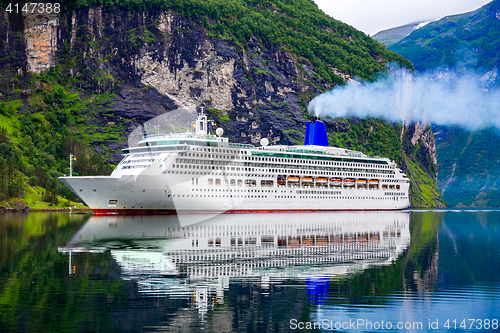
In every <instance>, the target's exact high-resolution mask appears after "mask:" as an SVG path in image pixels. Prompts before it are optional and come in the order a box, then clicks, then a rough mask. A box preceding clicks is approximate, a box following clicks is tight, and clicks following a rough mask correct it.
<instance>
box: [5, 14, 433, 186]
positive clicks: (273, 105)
mask: <svg viewBox="0 0 500 333" xmlns="http://www.w3.org/2000/svg"><path fill="white" fill-rule="evenodd" d="M61 13H64V14H60V15H56V14H53V15H45V16H40V15H37V16H26V15H25V16H23V15H10V14H9V15H8V14H6V13H4V14H3V15H2V16H1V22H0V35H1V36H2V40H6V41H7V42H6V43H2V44H1V46H0V51H1V56H0V58H1V59H0V65H1V67H2V68H3V70H2V72H3V76H2V77H1V78H0V93H1V94H2V95H3V96H4V98H11V99H12V98H17V97H20V98H21V99H23V100H24V101H25V109H24V110H25V111H24V112H30V105H29V101H28V99H29V98H28V97H29V95H30V93H31V90H30V89H29V88H33V87H32V86H33V80H34V81H35V85H34V87H36V89H38V88H40V87H42V88H41V89H43V86H44V85H43V82H36V76H34V75H33V74H34V73H40V72H43V71H44V70H46V69H48V68H54V66H58V67H57V68H58V72H57V73H61V74H60V75H64V77H67V78H68V80H69V81H70V82H68V84H69V85H70V86H71V89H73V90H74V91H78V92H80V97H81V98H82V99H87V100H91V101H94V100H95V99H98V96H100V95H102V94H106V96H107V97H108V98H106V99H104V101H103V102H100V103H101V104H100V105H99V107H98V108H93V109H92V108H89V110H88V114H89V116H88V117H87V118H86V119H85V120H77V125H78V122H80V125H86V126H88V127H89V131H88V132H89V133H92V130H90V128H94V127H95V128H101V129H106V128H110V127H117V126H120V128H123V133H122V136H121V137H116V136H115V137H112V138H111V139H112V140H111V139H110V138H103V137H102V135H100V136H96V137H95V138H91V139H92V141H93V142H94V147H95V148H96V149H97V150H98V151H101V149H103V147H107V148H108V149H111V150H112V156H111V157H110V159H111V161H112V162H114V163H116V162H117V161H119V160H120V153H119V149H120V148H123V147H125V146H126V144H127V142H126V141H127V140H126V136H127V135H128V134H129V133H130V132H132V131H133V130H134V129H135V128H136V127H137V126H139V125H140V124H142V123H143V122H145V121H147V120H149V119H151V118H153V117H155V116H157V115H159V114H162V113H165V112H168V111H171V110H174V109H177V108H192V107H196V108H200V107H205V108H206V109H207V110H208V112H209V113H210V115H211V117H212V118H213V119H214V120H216V121H217V123H218V124H219V125H222V126H223V127H224V129H225V131H226V134H227V135H228V136H230V137H232V138H233V139H234V140H235V141H238V142H241V143H253V144H255V143H258V142H259V141H260V139H261V138H263V137H266V138H268V139H269V141H270V142H273V143H276V144H278V143H279V144H296V143H301V142H300V141H301V140H302V138H303V134H301V133H303V131H304V129H305V122H306V121H307V117H308V116H307V112H306V110H305V107H306V105H307V103H308V101H309V100H310V99H311V98H312V97H314V96H316V95H318V94H320V93H321V92H322V91H324V90H327V89H330V88H332V87H331V86H330V85H329V84H327V83H326V82H325V81H323V80H322V79H321V77H320V76H319V75H318V74H317V73H316V72H315V70H314V66H313V65H312V64H311V63H310V62H309V61H308V60H307V59H306V58H304V57H298V56H296V55H294V54H292V53H291V52H289V51H287V50H286V48H284V47H277V46H270V45H263V44H262V43H261V42H259V40H258V39H257V38H254V37H252V38H251V39H250V40H248V43H247V45H240V44H239V43H236V42H235V41H234V40H232V39H231V38H211V37H209V35H208V33H207V30H206V29H205V28H204V25H203V24H202V23H201V22H198V21H196V20H189V19H186V18H185V17H182V16H180V15H178V14H176V13H175V12H173V11H163V10H152V11H149V12H147V13H146V12H131V11H126V10H122V9H107V8H103V7H94V8H83V9H78V10H74V11H72V12H64V11H61ZM372 56H373V57H374V58H376V59H377V61H379V62H384V59H383V58H381V57H380V56H379V55H377V54H373V55H372ZM333 70H334V71H335V73H337V74H338V75H340V76H342V77H343V78H344V79H345V80H350V79H352V76H351V75H350V74H349V73H346V72H343V71H341V70H339V69H336V68H333ZM33 78H35V79H33ZM30 82H31V83H30ZM30 84H31V86H30ZM96 96H97V97H96ZM87 105H88V104H87ZM96 110H97V111H96ZM83 121H85V122H87V123H86V124H84V123H82V122H83ZM358 122H359V121H358ZM327 125H328V127H329V130H330V131H332V132H342V131H345V130H346V128H345V127H342V126H340V127H339V126H338V123H336V122H332V121H329V122H327ZM403 132H404V133H403V134H402V136H401V141H405V140H406V141H408V142H409V143H410V144H407V145H406V150H405V154H406V155H413V150H415V149H416V148H415V147H417V146H418V147H420V146H422V147H423V148H422V149H420V148H419V154H420V155H419V156H420V158H419V159H418V161H422V163H424V164H425V166H423V169H425V170H426V172H428V174H429V175H430V176H431V177H432V178H433V179H435V164H436V160H435V155H436V153H435V146H434V142H433V136H432V130H431V129H422V128H421V127H419V125H416V126H413V127H410V128H408V129H405V130H404V131H403ZM417 163H420V162H417ZM403 167H404V166H403Z"/></svg>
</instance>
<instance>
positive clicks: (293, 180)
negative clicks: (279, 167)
mask: <svg viewBox="0 0 500 333" xmlns="http://www.w3.org/2000/svg"><path fill="white" fill-rule="evenodd" d="M299 179H300V178H299V177H297V176H290V177H288V178H287V180H288V181H289V182H295V183H296V182H298V181H299Z"/></svg>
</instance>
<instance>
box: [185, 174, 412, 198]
mask: <svg viewBox="0 0 500 333" xmlns="http://www.w3.org/2000/svg"><path fill="white" fill-rule="evenodd" d="M214 184H215V186H239V187H242V186H243V184H244V185H245V186H246V187H256V186H257V181H256V180H254V179H245V181H243V180H242V179H238V180H236V179H222V180H221V179H220V178H216V179H215V182H214V179H213V178H208V185H209V186H213V185H214ZM192 185H198V178H192ZM305 185H306V184H302V187H309V186H305ZM260 186H261V187H273V186H274V181H273V180H261V181H260ZM289 187H290V186H289ZM296 187H298V184H297V186H296ZM323 187H325V188H327V187H328V186H323ZM330 187H331V188H336V186H330ZM377 188H378V186H377ZM382 189H387V185H382ZM389 189H391V190H393V189H396V190H400V189H401V187H400V186H399V185H389ZM307 192H310V191H297V193H299V194H300V193H307ZM313 192H317V191H313ZM327 193H328V194H331V192H326V191H324V194H327ZM339 194H340V192H339ZM386 195H396V194H386ZM397 195H402V194H401V193H399V194H397Z"/></svg>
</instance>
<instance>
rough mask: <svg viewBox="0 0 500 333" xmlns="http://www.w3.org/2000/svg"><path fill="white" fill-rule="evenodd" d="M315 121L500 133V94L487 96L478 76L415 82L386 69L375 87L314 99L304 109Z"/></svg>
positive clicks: (446, 75) (440, 75)
mask: <svg viewBox="0 0 500 333" xmlns="http://www.w3.org/2000/svg"><path fill="white" fill-rule="evenodd" d="M308 111H309V113H310V114H311V115H317V116H319V117H331V118H336V117H358V118H366V117H372V118H384V119H386V120H389V121H392V122H405V123H414V122H426V123H428V122H430V123H432V124H433V125H456V126H460V127H463V128H466V129H470V130H475V129H478V128H483V127H487V126H495V127H497V128H500V119H499V118H500V90H498V89H496V90H491V89H490V90H488V89H486V88H485V81H484V80H482V78H481V76H480V75H479V74H476V73H474V72H467V73H465V74H460V75H458V74H456V73H454V72H452V71H441V72H433V73H430V74H424V75H419V76H415V75H414V74H413V73H412V72H410V71H408V70H406V69H400V68H398V69H396V68H391V69H390V70H389V74H388V75H387V76H385V77H381V78H380V79H378V80H376V81H375V82H365V83H359V82H349V83H347V84H346V85H344V86H338V87H336V88H335V89H333V90H331V91H329V92H326V93H324V94H321V95H319V96H317V97H315V98H314V99H313V100H312V101H311V102H310V103H309V105H308Z"/></svg>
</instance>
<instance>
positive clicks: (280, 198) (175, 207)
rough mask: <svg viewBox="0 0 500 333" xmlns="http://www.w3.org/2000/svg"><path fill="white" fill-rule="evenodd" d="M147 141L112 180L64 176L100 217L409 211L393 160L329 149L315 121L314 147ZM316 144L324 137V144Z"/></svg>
mask: <svg viewBox="0 0 500 333" xmlns="http://www.w3.org/2000/svg"><path fill="white" fill-rule="evenodd" d="M195 127H196V131H195V133H180V134H179V133H177V134H166V135H150V136H146V137H144V138H143V140H141V141H140V142H139V144H138V145H137V147H129V148H127V149H124V150H123V154H124V155H125V158H124V159H123V160H122V161H121V162H120V163H119V164H118V166H117V167H116V168H115V170H114V171H113V172H112V174H111V175H110V176H93V177H91V176H89V177H61V178H60V179H61V180H62V181H63V182H64V183H65V184H66V185H67V186H68V187H70V188H71V189H72V190H73V191H74V192H75V193H76V194H77V195H78V196H79V197H80V198H81V199H82V200H83V201H84V202H85V203H86V204H87V205H88V206H89V207H90V208H92V210H94V212H96V213H98V214H99V213H100V214H120V213H124V214H147V213H185V212H188V213H193V212H198V213H224V212H255V211H260V212H270V211H334V210H394V209H405V208H408V207H409V180H408V178H407V177H406V175H405V174H404V173H403V172H402V171H401V170H400V169H399V168H398V167H397V165H396V164H395V163H394V162H393V161H390V160H389V159H387V158H382V157H370V156H367V155H365V154H363V153H360V152H356V151H352V150H348V149H342V148H335V147H326V146H324V144H325V141H326V140H327V139H326V131H325V126H324V123H322V122H320V121H314V120H313V122H311V123H308V127H307V131H306V142H305V143H306V144H305V145H298V146H285V145H268V142H267V139H263V140H261V145H262V146H260V147H255V146H253V145H248V144H237V143H231V142H229V140H228V139H227V138H224V137H222V134H223V131H222V129H221V128H218V129H217V131H216V133H217V135H210V134H209V121H208V120H207V116H206V115H205V114H204V113H203V110H202V112H201V113H200V114H199V116H198V118H197V120H196V123H195ZM315 138H319V140H316V139H315Z"/></svg>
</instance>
